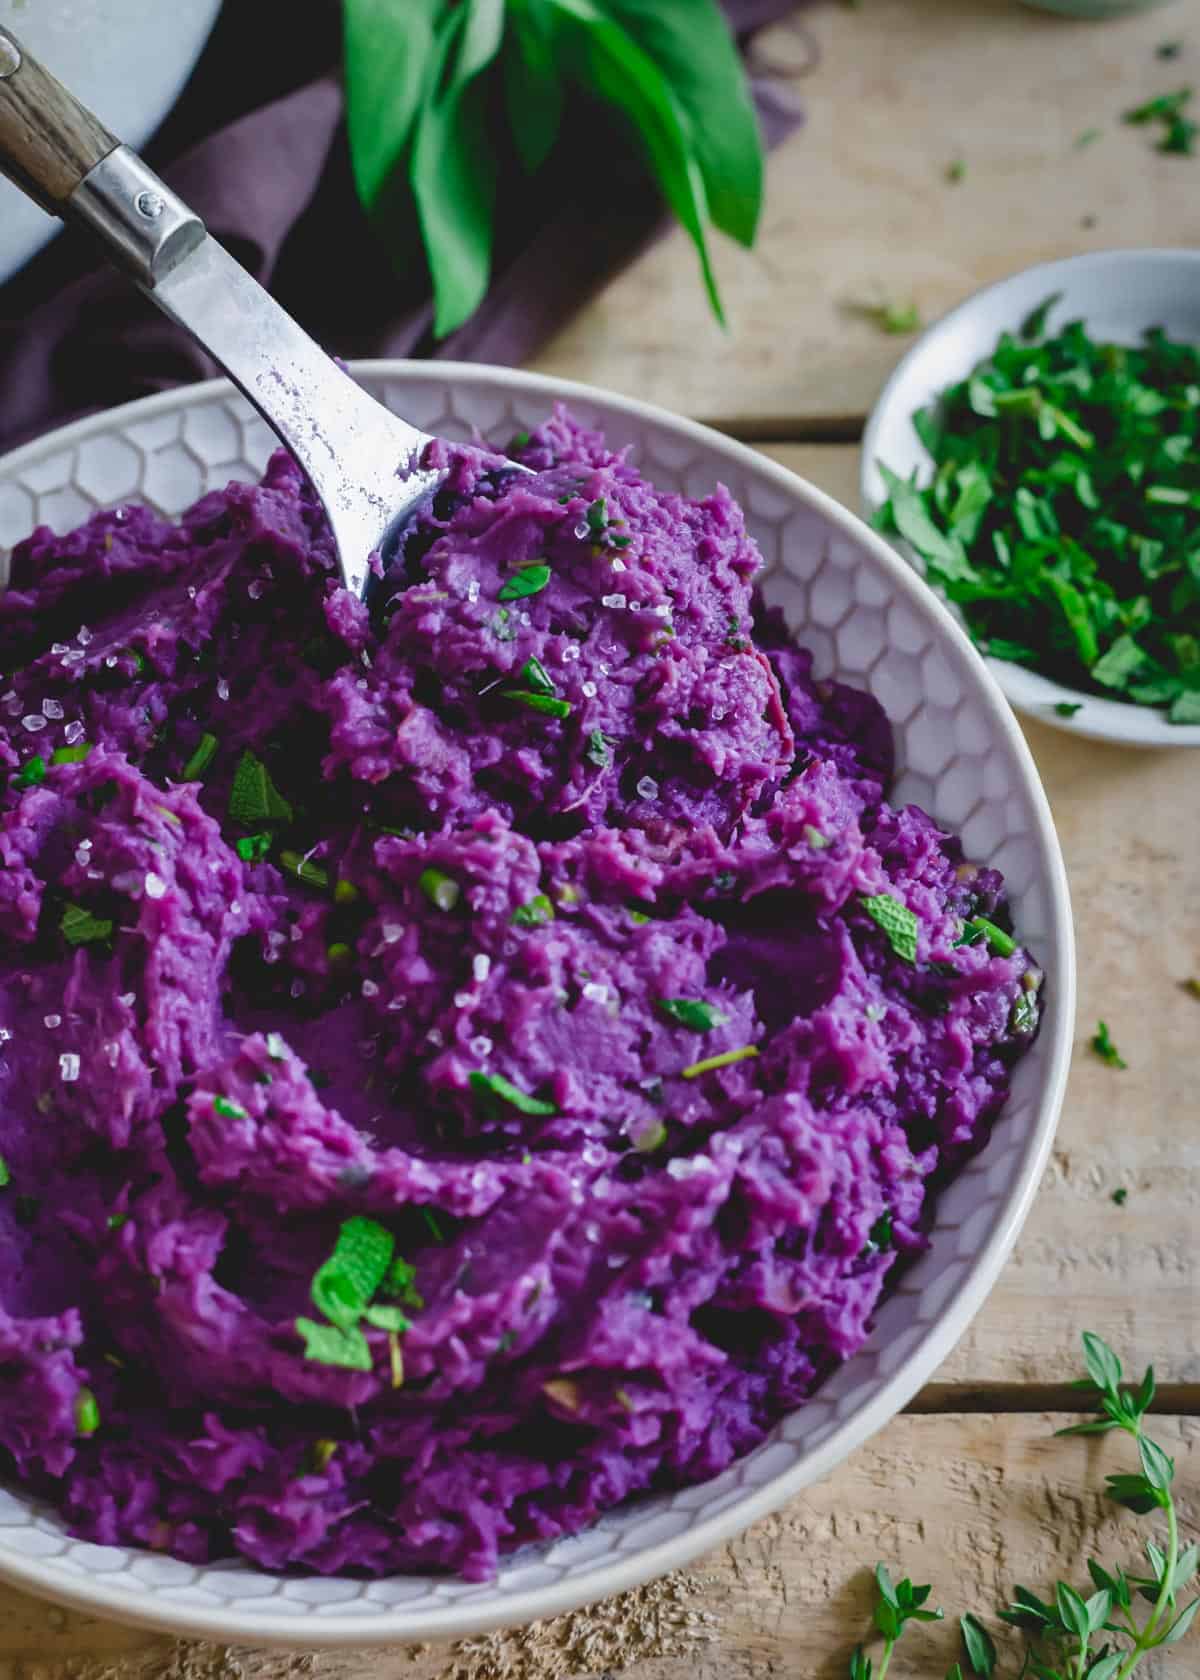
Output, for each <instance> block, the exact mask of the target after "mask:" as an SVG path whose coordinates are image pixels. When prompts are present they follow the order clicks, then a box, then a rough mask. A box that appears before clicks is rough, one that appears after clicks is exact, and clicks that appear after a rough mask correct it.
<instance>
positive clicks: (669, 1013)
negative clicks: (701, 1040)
mask: <svg viewBox="0 0 1200 1680" xmlns="http://www.w3.org/2000/svg"><path fill="white" fill-rule="evenodd" d="M658 1007H659V1009H660V1010H661V1011H662V1013H663V1014H664V1015H665V1016H666V1017H667V1019H668V1020H670V1021H674V1022H675V1023H676V1025H678V1026H681V1027H687V1028H688V1030H689V1031H690V1032H711V1031H712V1030H713V1028H714V1027H723V1026H726V1025H727V1024H728V1021H729V1016H728V1015H726V1014H724V1013H723V1012H722V1011H721V1010H720V1009H717V1008H716V1006H715V1005H714V1004H711V1003H706V1002H705V1001H704V999H703V998H659V1000H658Z"/></svg>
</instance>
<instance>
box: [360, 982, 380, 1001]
mask: <svg viewBox="0 0 1200 1680" xmlns="http://www.w3.org/2000/svg"><path fill="white" fill-rule="evenodd" d="M362 995H363V996H364V997H365V998H373V997H378V996H379V987H378V986H377V985H376V984H375V982H374V980H364V981H363V983H362Z"/></svg>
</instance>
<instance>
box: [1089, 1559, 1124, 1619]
mask: <svg viewBox="0 0 1200 1680" xmlns="http://www.w3.org/2000/svg"><path fill="white" fill-rule="evenodd" d="M1087 1567H1088V1574H1089V1575H1090V1576H1091V1577H1092V1582H1093V1585H1095V1586H1097V1587H1102V1588H1104V1589H1105V1590H1106V1591H1107V1592H1110V1593H1111V1594H1112V1599H1113V1603H1114V1604H1118V1605H1120V1607H1121V1609H1122V1610H1128V1609H1129V1604H1130V1596H1129V1583H1128V1581H1127V1580H1126V1579H1125V1571H1124V1570H1123V1569H1122V1568H1121V1567H1120V1565H1119V1564H1118V1566H1117V1572H1116V1574H1115V1575H1110V1574H1109V1573H1108V1571H1107V1569H1105V1568H1104V1567H1103V1565H1102V1564H1100V1563H1098V1562H1097V1561H1096V1559H1095V1558H1089V1559H1088V1565H1087Z"/></svg>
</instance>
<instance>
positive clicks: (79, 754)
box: [50, 741, 92, 764]
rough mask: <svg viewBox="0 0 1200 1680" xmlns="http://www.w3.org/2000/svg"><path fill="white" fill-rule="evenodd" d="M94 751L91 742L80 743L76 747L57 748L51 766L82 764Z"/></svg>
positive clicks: (52, 754) (51, 758)
mask: <svg viewBox="0 0 1200 1680" xmlns="http://www.w3.org/2000/svg"><path fill="white" fill-rule="evenodd" d="M91 750H92V743H91V742H90V741H80V742H79V744H78V746H74V747H55V749H54V751H53V752H52V753H51V755H50V762H51V764H82V763H83V761H84V760H85V759H86V758H87V756H88V754H89V753H90V752H91Z"/></svg>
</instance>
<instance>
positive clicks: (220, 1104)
mask: <svg viewBox="0 0 1200 1680" xmlns="http://www.w3.org/2000/svg"><path fill="white" fill-rule="evenodd" d="M213 1113H214V1114H219V1115H220V1116H221V1118H222V1119H223V1120H248V1119H249V1118H250V1117H249V1115H248V1114H247V1113H246V1110H245V1109H244V1108H243V1107H242V1105H241V1104H240V1103H235V1102H230V1100H229V1098H228V1097H214V1098H213Z"/></svg>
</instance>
